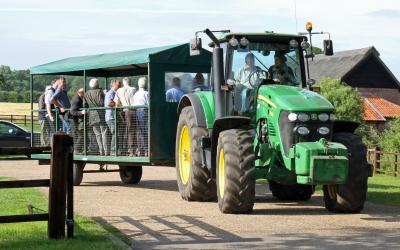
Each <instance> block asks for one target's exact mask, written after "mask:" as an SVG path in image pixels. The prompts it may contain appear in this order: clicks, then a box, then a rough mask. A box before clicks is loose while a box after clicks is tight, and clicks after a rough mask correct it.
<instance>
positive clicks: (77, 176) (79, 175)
mask: <svg viewBox="0 0 400 250" xmlns="http://www.w3.org/2000/svg"><path fill="white" fill-rule="evenodd" d="M85 165H86V164H85V163H84V162H74V165H73V177H72V179H73V182H74V186H79V185H81V183H82V179H83V169H84V168H85Z"/></svg>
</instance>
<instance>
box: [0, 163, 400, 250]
mask: <svg viewBox="0 0 400 250" xmlns="http://www.w3.org/2000/svg"><path fill="white" fill-rule="evenodd" d="M0 164H1V166H0V176H12V177H16V178H18V179H24V178H45V176H48V173H49V169H48V166H38V165H37V162H35V161H19V162H16V161H3V162H0ZM90 168H96V166H95V165H90ZM83 181H84V183H83V184H82V186H80V187H77V188H76V189H75V190H76V192H75V194H76V196H75V197H76V198H75V201H76V202H75V207H76V210H77V212H78V213H79V214H82V215H86V216H91V217H94V218H95V219H97V220H98V221H103V222H107V223H109V224H111V225H113V226H115V227H117V228H119V229H120V230H121V231H122V232H124V233H125V234H126V235H128V236H129V237H130V238H131V239H132V240H133V242H134V243H133V246H132V247H133V248H134V249H149V248H157V249H186V248H193V249H217V248H218V249H242V248H252V249H266V248H267V249H282V248H285V249H286V248H296V249H298V248H302V249H321V248H323V249H365V248H367V247H369V248H374V249H400V236H399V230H400V208H396V207H387V206H380V205H374V204H371V203H367V204H366V206H365V209H364V211H363V213H361V214H331V213H328V212H327V211H326V210H325V208H324V207H323V202H322V197H320V196H314V197H313V198H312V199H311V201H308V202H300V203H292V202H278V201H276V200H274V199H273V197H272V196H271V194H270V193H269V192H268V189H267V188H265V187H263V186H257V198H256V199H257V202H256V205H255V207H254V212H253V213H252V214H249V215H224V214H221V213H220V212H219V210H218V206H217V204H216V203H211V202H210V203H199V202H186V201H183V200H182V199H181V198H180V196H179V193H178V192H177V186H176V181H175V169H174V168H166V167H145V168H144V174H143V178H142V181H141V183H140V184H139V185H136V186H127V185H122V184H121V182H120V181H119V175H118V173H104V174H103V173H101V174H88V175H85V176H84V179H83Z"/></svg>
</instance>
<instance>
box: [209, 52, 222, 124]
mask: <svg viewBox="0 0 400 250" xmlns="http://www.w3.org/2000/svg"><path fill="white" fill-rule="evenodd" d="M223 52H224V51H223V49H222V48H219V47H215V48H214V49H213V58H212V64H213V65H212V69H213V77H214V107H215V118H216V119H219V118H221V117H222V116H223V114H222V93H221V86H222V85H223V84H224V82H225V78H224V68H223V62H224V61H223Z"/></svg>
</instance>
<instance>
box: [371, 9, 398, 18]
mask: <svg viewBox="0 0 400 250" xmlns="http://www.w3.org/2000/svg"><path fill="white" fill-rule="evenodd" d="M367 15H368V16H371V17H383V18H400V10H394V9H382V10H377V11H372V12H369V13H368V14H367Z"/></svg>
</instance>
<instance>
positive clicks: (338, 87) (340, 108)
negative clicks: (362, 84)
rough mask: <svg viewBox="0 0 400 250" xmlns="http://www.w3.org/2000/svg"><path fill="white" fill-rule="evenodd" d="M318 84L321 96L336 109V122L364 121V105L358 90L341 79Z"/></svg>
mask: <svg viewBox="0 0 400 250" xmlns="http://www.w3.org/2000/svg"><path fill="white" fill-rule="evenodd" d="M318 84H319V86H320V88H321V95H323V96H324V97H325V98H326V99H328V100H329V101H330V102H331V103H332V104H333V106H334V107H335V113H334V118H335V119H336V120H349V121H356V122H360V123H361V122H362V121H363V114H364V104H363V100H362V98H361V96H360V94H359V93H358V92H357V91H356V90H354V89H353V88H351V87H350V86H349V85H347V84H346V83H344V82H341V81H340V80H339V79H330V78H324V79H321V80H320V81H319V83H318Z"/></svg>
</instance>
